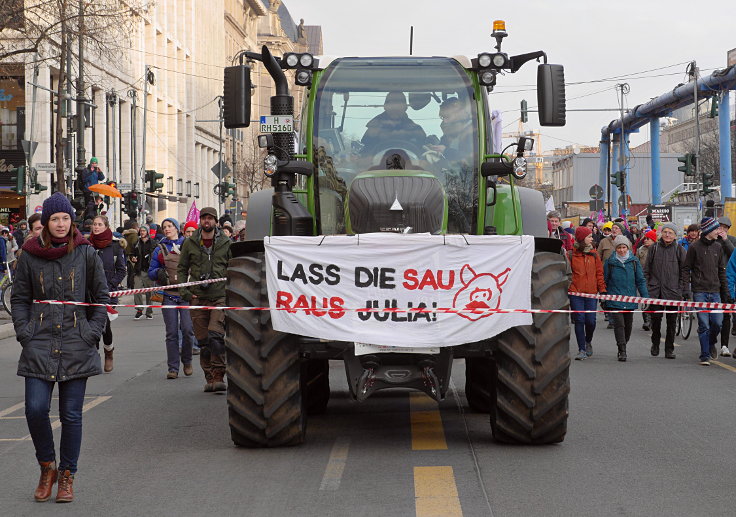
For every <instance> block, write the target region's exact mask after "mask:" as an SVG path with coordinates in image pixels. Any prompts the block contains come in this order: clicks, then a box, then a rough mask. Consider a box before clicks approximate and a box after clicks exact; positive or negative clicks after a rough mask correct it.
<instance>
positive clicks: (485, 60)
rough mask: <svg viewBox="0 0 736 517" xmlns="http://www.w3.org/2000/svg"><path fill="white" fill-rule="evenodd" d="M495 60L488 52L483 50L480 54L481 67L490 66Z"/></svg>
mask: <svg viewBox="0 0 736 517" xmlns="http://www.w3.org/2000/svg"><path fill="white" fill-rule="evenodd" d="M492 62H493V60H492V59H491V55H490V54H488V53H487V52H483V53H482V54H478V66H479V67H480V68H488V67H489V66H491V63H492Z"/></svg>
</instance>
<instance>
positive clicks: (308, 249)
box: [265, 233, 534, 347]
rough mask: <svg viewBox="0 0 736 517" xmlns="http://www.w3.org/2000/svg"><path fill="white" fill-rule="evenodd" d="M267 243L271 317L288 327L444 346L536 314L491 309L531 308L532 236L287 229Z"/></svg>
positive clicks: (342, 337) (333, 336)
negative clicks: (310, 233)
mask: <svg viewBox="0 0 736 517" xmlns="http://www.w3.org/2000/svg"><path fill="white" fill-rule="evenodd" d="M265 248H266V276H267V285H268V296H269V300H270V304H271V307H273V308H275V309H280V310H272V311H271V319H272V321H273V327H274V329H276V330H279V331H282V332H288V333H292V334H298V335H301V336H311V337H315V338H321V339H330V340H338V341H350V342H355V341H358V342H361V343H368V344H372V345H392V346H399V347H440V346H450V345H458V344H462V343H469V342H473V341H478V340H480V339H487V338H490V337H493V336H495V335H497V334H499V333H501V332H503V331H504V330H506V329H509V328H511V327H515V326H518V325H529V324H531V322H532V318H531V315H529V314H522V313H510V314H498V313H493V312H492V310H494V309H511V308H513V309H529V308H531V268H532V259H533V256H534V238H533V237H531V236H527V235H525V236H480V235H479V236H473V235H467V236H462V235H447V236H443V235H428V234H409V235H403V234H394V233H372V234H363V235H352V236H348V235H335V236H327V237H324V236H318V237H291V236H290V237H270V238H267V239H266V241H265ZM360 309H374V310H375V311H369V310H360ZM381 309H415V310H414V311H413V312H412V311H409V312H405V311H404V312H398V311H396V312H391V311H381ZM417 309H427V310H428V311H427V312H420V311H417ZM434 309H450V310H449V311H447V312H443V311H441V310H439V311H434ZM489 309H490V311H489Z"/></svg>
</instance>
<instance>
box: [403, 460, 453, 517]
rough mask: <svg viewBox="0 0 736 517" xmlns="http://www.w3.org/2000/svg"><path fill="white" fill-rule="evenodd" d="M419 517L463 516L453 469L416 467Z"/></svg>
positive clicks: (415, 491) (415, 486)
mask: <svg viewBox="0 0 736 517" xmlns="http://www.w3.org/2000/svg"><path fill="white" fill-rule="evenodd" d="M414 497H415V504H416V512H417V514H416V515H417V517H435V516H436V517H455V516H458V517H459V516H462V514H463V510H462V507H461V506H460V498H459V497H458V494H457V486H456V485H455V474H454V472H453V470H452V467H414Z"/></svg>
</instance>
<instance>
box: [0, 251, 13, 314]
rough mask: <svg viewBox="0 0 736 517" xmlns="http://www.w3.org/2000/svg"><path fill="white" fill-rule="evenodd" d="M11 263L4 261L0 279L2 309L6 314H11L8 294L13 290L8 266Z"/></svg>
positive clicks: (11, 271)
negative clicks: (3, 269) (3, 271)
mask: <svg viewBox="0 0 736 517" xmlns="http://www.w3.org/2000/svg"><path fill="white" fill-rule="evenodd" d="M11 264H12V262H5V274H4V275H3V277H2V279H0V290H1V291H0V293H1V294H0V297H1V298H2V300H3V309H5V312H7V313H8V314H12V313H11V312H10V309H11V307H10V295H11V294H12V292H13V270H12V269H11V267H10V265H11Z"/></svg>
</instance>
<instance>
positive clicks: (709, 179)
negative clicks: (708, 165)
mask: <svg viewBox="0 0 736 517" xmlns="http://www.w3.org/2000/svg"><path fill="white" fill-rule="evenodd" d="M702 176H703V190H702V192H703V195H704V196H707V195H708V194H710V193H711V192H713V190H714V189H712V188H711V187H712V186H713V179H714V178H713V177H714V176H715V173H713V172H705V171H703V174H702Z"/></svg>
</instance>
